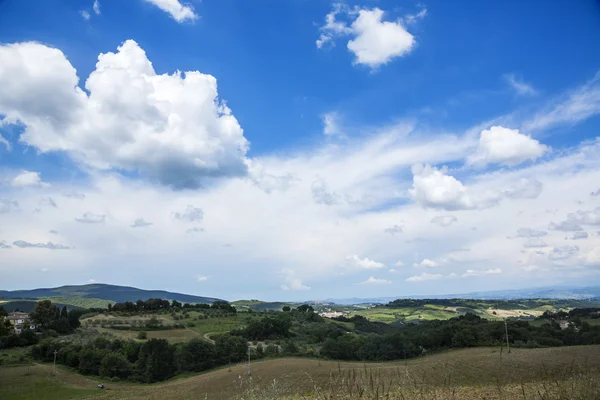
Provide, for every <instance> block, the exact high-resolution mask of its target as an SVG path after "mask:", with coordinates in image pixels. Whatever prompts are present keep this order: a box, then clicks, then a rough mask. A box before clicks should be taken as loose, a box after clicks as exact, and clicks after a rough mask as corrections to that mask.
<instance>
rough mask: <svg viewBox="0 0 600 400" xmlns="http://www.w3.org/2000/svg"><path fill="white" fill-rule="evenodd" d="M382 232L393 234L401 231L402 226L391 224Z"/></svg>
mask: <svg viewBox="0 0 600 400" xmlns="http://www.w3.org/2000/svg"><path fill="white" fill-rule="evenodd" d="M384 232H385V233H388V234H390V235H392V236H393V235H395V234H396V233H402V227H401V226H400V225H392V226H390V227H387V228H385V230H384Z"/></svg>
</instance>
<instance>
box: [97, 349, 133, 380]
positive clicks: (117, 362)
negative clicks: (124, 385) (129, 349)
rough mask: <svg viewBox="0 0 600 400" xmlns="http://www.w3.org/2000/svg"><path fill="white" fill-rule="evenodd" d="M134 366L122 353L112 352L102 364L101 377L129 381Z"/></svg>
mask: <svg viewBox="0 0 600 400" xmlns="http://www.w3.org/2000/svg"><path fill="white" fill-rule="evenodd" d="M131 371H132V366H131V363H130V362H129V360H127V358H125V356H124V355H123V354H121V353H116V352H111V353H108V354H106V355H105V356H104V358H103V359H102V362H101V363H100V375H101V376H106V377H109V378H113V377H118V378H120V379H127V378H129V376H130V375H131Z"/></svg>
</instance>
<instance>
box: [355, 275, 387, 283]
mask: <svg viewBox="0 0 600 400" xmlns="http://www.w3.org/2000/svg"><path fill="white" fill-rule="evenodd" d="M390 283H392V281H390V280H387V279H379V278H375V277H372V276H371V277H369V279H367V280H366V281H363V282H361V284H362V285H389V284H390Z"/></svg>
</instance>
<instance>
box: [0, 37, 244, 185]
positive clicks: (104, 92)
mask: <svg viewBox="0 0 600 400" xmlns="http://www.w3.org/2000/svg"><path fill="white" fill-rule="evenodd" d="M78 82H79V78H78V76H77V73H76V71H75V69H74V68H73V66H72V65H71V63H70V62H69V61H68V60H67V58H66V57H65V55H64V54H63V53H62V52H61V51H60V50H58V49H53V48H50V47H48V46H45V45H42V44H39V43H32V42H25V43H16V44H8V45H0V87H2V88H3V91H2V94H1V95H0V114H2V115H4V116H5V118H4V122H5V123H17V122H19V123H21V124H23V125H24V127H25V129H24V132H23V133H22V134H21V136H20V140H21V141H22V142H24V143H26V144H28V145H30V146H33V147H35V148H36V149H37V150H39V151H40V152H43V153H45V152H51V151H64V152H67V153H69V154H70V155H71V156H72V157H73V158H74V159H75V160H77V161H78V162H81V163H84V164H87V165H88V166H90V167H92V168H96V169H100V170H125V171H132V172H137V173H139V174H140V175H142V176H147V177H149V178H151V179H153V180H156V181H158V182H161V183H163V184H165V185H170V186H172V187H175V188H197V187H199V186H201V184H202V182H203V181H206V180H209V179H214V178H217V177H223V176H242V175H245V174H246V173H247V160H246V157H245V155H246V152H247V151H248V141H247V140H246V138H245V137H244V135H243V130H242V128H241V127H240V125H239V123H238V121H237V120H236V118H235V117H234V116H233V114H232V113H231V110H230V109H229V108H228V107H227V105H226V104H225V103H224V102H223V101H221V100H220V99H219V98H218V93H217V80H216V79H215V78H214V77H213V76H211V75H207V74H202V73H200V72H198V71H190V72H185V73H184V72H175V73H173V74H170V75H169V74H162V75H158V74H156V72H155V71H154V68H153V67H152V63H151V62H150V60H148V58H147V56H146V53H145V52H144V50H142V49H141V48H140V47H139V45H138V44H137V43H136V42H135V41H133V40H127V41H126V42H124V43H123V44H122V45H121V46H119V48H118V51H117V52H116V53H105V54H100V55H99V57H98V63H97V64H96V69H95V70H94V71H92V73H91V74H90V76H89V77H88V79H87V81H86V82H85V88H86V89H87V91H88V92H89V95H88V94H86V93H85V92H84V91H82V90H81V89H80V88H79V87H78Z"/></svg>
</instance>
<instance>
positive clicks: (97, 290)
mask: <svg viewBox="0 0 600 400" xmlns="http://www.w3.org/2000/svg"><path fill="white" fill-rule="evenodd" d="M47 297H63V298H68V297H80V298H84V299H101V300H111V301H115V302H125V301H136V300H140V299H141V300H147V299H151V298H161V299H167V300H177V301H180V302H182V303H213V302H215V301H218V300H220V299H217V298H212V297H202V296H194V295H190V294H182V293H174V292H167V291H165V290H145V289H138V288H134V287H130V286H117V285H107V284H103V283H94V284H89V285H73V286H60V287H56V288H43V289H31V290H13V291H9V290H0V298H3V299H40V298H47Z"/></svg>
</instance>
